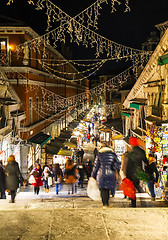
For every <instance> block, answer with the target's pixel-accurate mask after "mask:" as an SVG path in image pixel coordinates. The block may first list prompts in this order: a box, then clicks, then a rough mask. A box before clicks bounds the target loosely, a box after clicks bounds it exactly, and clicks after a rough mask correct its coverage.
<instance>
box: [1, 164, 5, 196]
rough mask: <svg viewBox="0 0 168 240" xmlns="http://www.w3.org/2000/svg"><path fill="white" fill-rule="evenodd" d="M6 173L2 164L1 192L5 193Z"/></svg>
mask: <svg viewBox="0 0 168 240" xmlns="http://www.w3.org/2000/svg"><path fill="white" fill-rule="evenodd" d="M5 189H6V187H5V171H4V169H3V167H2V165H1V164H0V192H2V193H3V192H5Z"/></svg>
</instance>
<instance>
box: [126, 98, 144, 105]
mask: <svg viewBox="0 0 168 240" xmlns="http://www.w3.org/2000/svg"><path fill="white" fill-rule="evenodd" d="M146 101H147V99H145V98H133V99H131V100H130V102H133V103H136V104H139V105H145V104H146Z"/></svg>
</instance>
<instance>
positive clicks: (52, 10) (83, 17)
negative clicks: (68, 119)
mask: <svg viewBox="0 0 168 240" xmlns="http://www.w3.org/2000/svg"><path fill="white" fill-rule="evenodd" d="M109 1H110V2H111V12H112V13H114V12H115V11H117V9H116V7H115V5H116V4H118V5H121V3H122V2H121V1H119V0H109ZM27 2H28V3H29V4H32V5H35V6H36V10H43V9H44V8H46V9H47V11H46V15H47V31H48V30H49V29H50V27H51V26H52V24H53V23H59V24H60V25H62V24H64V22H65V21H66V17H67V16H66V14H65V13H64V12H63V11H62V10H61V9H60V8H59V7H58V6H56V5H55V4H53V3H52V2H51V1H50V0H38V1H37V3H35V1H34V0H27ZM11 3H13V0H9V1H8V3H7V5H10V4H11ZM103 3H106V4H108V0H97V1H95V2H94V3H93V4H91V5H90V6H89V7H88V8H86V9H85V10H83V11H82V12H81V13H79V14H78V15H76V16H75V17H74V19H75V20H76V21H78V22H79V23H81V24H82V25H86V26H87V27H88V28H90V27H91V28H94V29H95V30H97V29H98V27H97V26H98V17H99V15H100V10H101V9H102V7H101V5H102V4H103ZM128 11H130V7H129V0H125V11H124V12H128Z"/></svg>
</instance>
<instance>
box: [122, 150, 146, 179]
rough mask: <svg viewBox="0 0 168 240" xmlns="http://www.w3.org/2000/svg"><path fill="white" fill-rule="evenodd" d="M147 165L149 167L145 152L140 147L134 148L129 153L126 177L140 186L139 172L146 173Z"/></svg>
mask: <svg viewBox="0 0 168 240" xmlns="http://www.w3.org/2000/svg"><path fill="white" fill-rule="evenodd" d="M145 164H146V165H148V159H147V158H146V153H145V151H144V150H143V149H142V148H140V147H139V146H136V147H133V149H132V151H131V152H129V153H128V162H127V169H126V177H127V178H129V179H130V180H132V181H133V183H134V184H139V179H138V172H144V168H145Z"/></svg>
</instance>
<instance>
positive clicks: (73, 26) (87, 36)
mask: <svg viewBox="0 0 168 240" xmlns="http://www.w3.org/2000/svg"><path fill="white" fill-rule="evenodd" d="M64 14H66V13H64ZM66 34H68V35H69V37H70V41H71V42H75V43H77V45H79V44H83V45H84V46H85V47H86V48H87V47H91V48H92V47H94V48H95V49H96V53H95V55H96V58H98V57H100V55H101V54H104V53H106V55H107V57H109V58H112V57H115V58H116V59H117V60H121V59H122V58H123V57H124V58H126V60H131V61H132V62H137V57H136V56H137V55H139V56H140V58H141V62H142V64H143V61H144V59H145V58H149V57H150V55H151V54H152V52H149V51H143V50H138V49H134V48H130V47H126V46H124V45H121V44H118V43H116V42H114V41H112V40H109V39H107V38H105V37H103V36H101V35H99V34H97V33H96V32H94V31H92V30H90V29H89V28H87V27H85V26H84V25H82V24H80V23H79V22H77V21H76V20H75V19H74V18H71V17H70V16H69V15H67V14H66V22H65V23H64V24H61V25H60V27H58V28H56V29H53V30H52V31H50V32H48V33H46V34H44V35H42V36H39V37H37V38H35V39H32V40H31V41H29V42H28V43H27V44H28V45H29V46H30V48H31V49H32V50H34V51H36V49H37V50H38V51H39V49H40V47H41V45H42V44H43V45H44V47H43V48H44V50H45V48H46V46H47V45H48V44H50V41H49V39H50V38H51V39H52V40H53V42H54V43H53V46H54V47H56V46H57V42H58V41H60V42H61V41H63V42H65V40H66ZM23 47H24V44H21V45H19V46H17V47H16V52H17V54H18V56H19V54H20V53H21V51H22V48H23ZM44 52H45V51H44Z"/></svg>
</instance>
